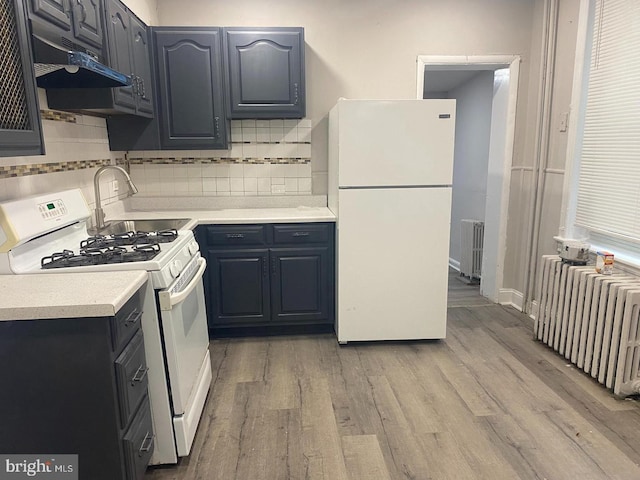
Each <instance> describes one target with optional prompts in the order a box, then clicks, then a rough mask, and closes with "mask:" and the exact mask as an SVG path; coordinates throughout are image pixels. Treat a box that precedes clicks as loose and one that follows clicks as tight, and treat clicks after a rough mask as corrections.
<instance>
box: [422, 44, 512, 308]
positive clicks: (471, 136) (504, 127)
mask: <svg viewBox="0 0 640 480" xmlns="http://www.w3.org/2000/svg"><path fill="white" fill-rule="evenodd" d="M519 65H520V57H519V56H515V55H513V56H504V55H489V56H426V55H420V56H418V60H417V98H420V99H425V98H455V99H456V100H457V102H456V104H457V107H456V143H455V149H454V174H453V189H452V193H453V199H452V217H451V240H450V254H449V264H450V266H451V267H452V268H454V269H457V270H460V261H461V258H462V256H463V255H467V254H469V252H467V251H466V245H465V243H466V242H464V241H463V240H462V239H461V220H463V219H469V220H478V221H481V222H484V235H483V237H484V238H483V248H482V260H481V265H482V266H481V275H480V293H481V294H482V295H483V296H485V297H487V298H488V299H490V300H492V301H493V302H497V303H507V304H512V305H514V306H515V307H516V308H519V309H522V305H521V301H522V299H521V298H515V297H516V295H517V294H516V293H515V292H513V291H512V290H510V289H504V288H503V277H504V259H505V249H506V230H507V208H508V201H509V186H510V182H511V167H512V160H513V144H514V135H515V115H516V102H517V96H518V73H519Z"/></svg>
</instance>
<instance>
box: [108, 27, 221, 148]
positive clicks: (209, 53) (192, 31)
mask: <svg viewBox="0 0 640 480" xmlns="http://www.w3.org/2000/svg"><path fill="white" fill-rule="evenodd" d="M151 32H152V53H153V65H154V70H155V77H156V82H155V85H154V87H155V89H156V109H155V110H156V115H155V118H154V119H152V120H145V119H140V118H133V117H126V116H125V117H121V116H112V117H109V118H108V120H107V125H108V129H109V145H110V147H111V150H167V149H170V150H174V149H175V150H177V149H184V150H194V149H198V150H199V149H207V150H209V149H212V150H213V149H226V148H227V147H228V144H229V137H230V133H231V130H230V128H229V123H228V120H227V116H226V114H225V105H224V78H223V62H222V46H221V31H220V29H219V28H215V27H211V28H209V27H153V28H151Z"/></svg>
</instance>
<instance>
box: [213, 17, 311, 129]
mask: <svg viewBox="0 0 640 480" xmlns="http://www.w3.org/2000/svg"><path fill="white" fill-rule="evenodd" d="M224 50H225V62H226V67H227V73H228V82H229V112H230V116H231V118H302V117H304V116H305V113H306V112H305V109H306V103H305V74H304V29H303V28H296V27H279V28H264V27H257V28H250V27H228V28H225V29H224Z"/></svg>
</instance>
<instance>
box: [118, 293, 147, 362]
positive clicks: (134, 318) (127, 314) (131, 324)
mask: <svg viewBox="0 0 640 480" xmlns="http://www.w3.org/2000/svg"><path fill="white" fill-rule="evenodd" d="M141 320H142V295H141V293H140V291H138V292H137V293H136V294H135V295H134V296H133V297H131V298H130V299H129V301H127V303H125V305H124V307H122V308H121V309H120V310H119V311H118V313H116V316H115V317H114V318H112V319H111V340H112V345H113V351H114V352H119V351H120V350H121V349H122V347H123V346H124V345H125V344H126V343H127V342H128V341H129V339H130V338H131V337H132V336H133V334H134V333H135V332H136V331H138V329H139V328H140V325H141Z"/></svg>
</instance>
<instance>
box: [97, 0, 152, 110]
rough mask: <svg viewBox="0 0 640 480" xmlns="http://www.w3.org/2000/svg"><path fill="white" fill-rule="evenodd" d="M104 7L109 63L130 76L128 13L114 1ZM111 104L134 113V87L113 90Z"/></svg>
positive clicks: (130, 34) (129, 23)
mask: <svg viewBox="0 0 640 480" xmlns="http://www.w3.org/2000/svg"><path fill="white" fill-rule="evenodd" d="M106 7H107V8H106V12H107V15H106V19H107V21H106V24H107V39H108V41H107V45H108V47H109V63H110V65H111V67H112V68H114V69H115V70H117V71H119V72H122V73H124V74H126V75H132V74H133V72H134V68H133V61H132V58H131V51H130V50H131V48H130V43H131V36H132V33H131V20H130V15H129V12H128V11H127V8H126V7H125V6H124V5H123V4H122V3H120V2H119V1H115V0H107V4H106ZM147 60H148V59H147ZM134 85H135V82H134ZM113 103H114V104H115V105H116V106H117V107H120V109H121V110H122V111H125V112H129V113H135V111H136V95H135V91H134V86H133V85H131V86H128V87H122V88H114V89H113Z"/></svg>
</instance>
